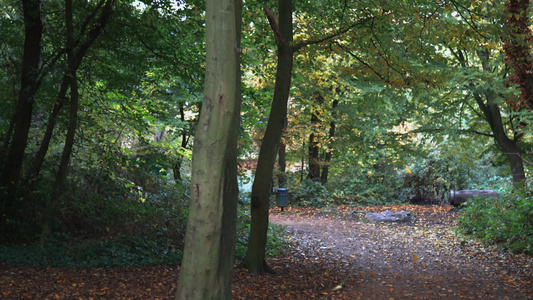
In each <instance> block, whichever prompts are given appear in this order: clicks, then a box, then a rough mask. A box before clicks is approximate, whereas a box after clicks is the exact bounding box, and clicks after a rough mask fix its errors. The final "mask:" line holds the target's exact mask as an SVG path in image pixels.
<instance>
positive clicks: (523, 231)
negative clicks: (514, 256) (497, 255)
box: [458, 187, 533, 255]
mask: <svg viewBox="0 0 533 300" xmlns="http://www.w3.org/2000/svg"><path fill="white" fill-rule="evenodd" d="M458 230H459V231H460V232H461V233H463V234H466V235H472V236H475V237H478V238H480V239H481V240H483V241H484V242H485V243H487V244H499V245H501V246H503V247H504V248H507V249H509V250H511V251H513V252H525V253H528V254H530V255H532V254H533V191H531V190H527V189H525V188H522V187H516V188H515V189H514V190H513V191H511V192H510V193H507V194H504V195H502V196H500V197H499V198H489V199H486V200H480V199H474V200H471V201H468V202H466V203H465V204H464V205H463V212H462V214H461V215H460V216H459V218H458Z"/></svg>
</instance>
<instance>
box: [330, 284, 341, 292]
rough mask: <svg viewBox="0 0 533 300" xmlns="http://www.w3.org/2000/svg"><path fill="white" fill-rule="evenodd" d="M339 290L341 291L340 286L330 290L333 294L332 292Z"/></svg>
mask: <svg viewBox="0 0 533 300" xmlns="http://www.w3.org/2000/svg"><path fill="white" fill-rule="evenodd" d="M340 289H342V285H337V286H336V287H334V288H333V289H332V291H333V292H334V291H338V290H340Z"/></svg>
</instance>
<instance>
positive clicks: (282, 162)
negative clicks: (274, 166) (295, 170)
mask: <svg viewBox="0 0 533 300" xmlns="http://www.w3.org/2000/svg"><path fill="white" fill-rule="evenodd" d="M285 124H287V120H285ZM286 158H287V145H286V144H285V142H284V141H283V140H282V141H281V143H280V145H279V150H278V172H279V173H278V186H279V187H280V188H284V187H287V176H286V174H285V172H286V169H287V159H286Z"/></svg>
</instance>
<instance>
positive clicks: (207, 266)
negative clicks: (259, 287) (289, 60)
mask: <svg viewBox="0 0 533 300" xmlns="http://www.w3.org/2000/svg"><path fill="white" fill-rule="evenodd" d="M206 14H207V16H206V17H207V20H206V45H207V51H206V56H207V58H206V82H205V91H204V101H203V105H202V109H201V114H200V119H199V123H198V126H197V127H196V134H195V140H194V149H193V158H192V179H191V201H190V207H189V218H188V223H187V234H186V237H185V249H184V254H183V262H182V265H181V270H180V276H179V281H178V286H177V292H176V299H184V300H185V299H187V300H194V299H202V300H203V299H232V293H231V277H232V269H233V258H234V252H235V240H236V222H237V200H238V194H239V190H238V183H237V138H238V134H239V122H240V84H241V82H240V61H239V54H240V30H241V1H240V0H208V1H207V8H206Z"/></svg>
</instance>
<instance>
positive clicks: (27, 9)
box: [2, 0, 43, 192]
mask: <svg viewBox="0 0 533 300" xmlns="http://www.w3.org/2000/svg"><path fill="white" fill-rule="evenodd" d="M22 9H23V14H24V35H25V38H24V54H23V60H22V77H21V84H20V92H19V99H18V103H17V107H16V110H15V115H14V118H13V119H14V132H13V139H12V140H11V146H10V148H9V151H8V154H7V158H6V162H5V167H4V170H2V171H3V174H2V185H3V186H5V187H7V189H8V192H13V191H14V187H16V185H17V183H18V180H19V177H20V173H21V171H22V162H23V159H24V153H25V151H26V146H27V144H28V135H29V130H30V125H31V117H32V113H33V101H34V99H33V97H34V95H35V93H36V92H37V90H38V88H39V83H40V81H39V72H38V70H39V62H40V57H41V39H42V32H43V25H42V20H41V1H40V0H22Z"/></svg>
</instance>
